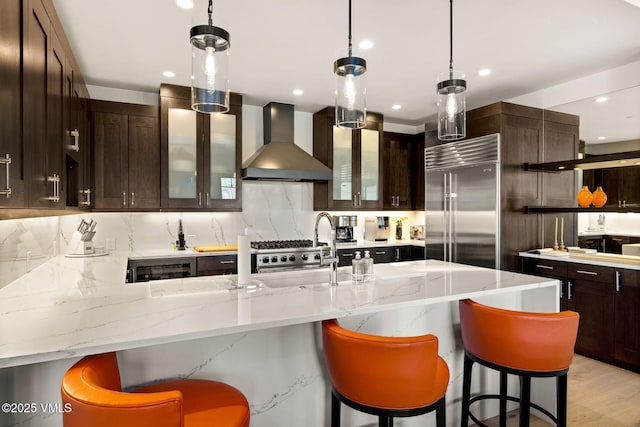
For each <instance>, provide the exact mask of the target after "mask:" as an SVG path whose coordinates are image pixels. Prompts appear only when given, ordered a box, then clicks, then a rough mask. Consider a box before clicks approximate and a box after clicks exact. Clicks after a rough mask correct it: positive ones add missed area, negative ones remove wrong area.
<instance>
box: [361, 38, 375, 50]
mask: <svg viewBox="0 0 640 427" xmlns="http://www.w3.org/2000/svg"><path fill="white" fill-rule="evenodd" d="M358 46H359V47H360V49H371V48H372V47H373V42H372V41H371V40H362V41H361V42H360V43H359V44H358Z"/></svg>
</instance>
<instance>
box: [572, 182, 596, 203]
mask: <svg viewBox="0 0 640 427" xmlns="http://www.w3.org/2000/svg"><path fill="white" fill-rule="evenodd" d="M576 200H577V201H578V205H580V207H583V208H588V207H589V205H590V204H591V201H592V200H593V194H591V191H589V187H587V186H586V185H584V186H583V187H582V190H580V191H578V195H577V196H576Z"/></svg>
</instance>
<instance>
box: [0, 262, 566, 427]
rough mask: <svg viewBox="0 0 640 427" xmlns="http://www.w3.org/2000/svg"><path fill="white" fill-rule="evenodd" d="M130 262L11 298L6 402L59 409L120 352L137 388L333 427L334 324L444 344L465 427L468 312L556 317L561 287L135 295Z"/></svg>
mask: <svg viewBox="0 0 640 427" xmlns="http://www.w3.org/2000/svg"><path fill="white" fill-rule="evenodd" d="M127 259H128V254H127V253H113V254H110V255H108V256H104V257H95V258H75V259H71V258H65V257H63V256H59V257H56V258H54V259H52V260H51V261H49V262H47V263H45V264H43V265H41V266H40V267H38V268H37V269H35V270H33V271H32V272H30V273H29V274H27V275H25V276H23V277H21V278H20V279H18V280H16V281H14V282H13V283H11V284H9V285H8V286H6V287H4V288H3V289H1V290H0V336H1V337H2V341H1V342H0V367H2V369H0V379H1V380H2V381H1V383H2V384H3V386H2V387H3V389H2V390H0V393H1V395H2V397H3V400H4V401H8V402H14V401H15V402H18V401H22V402H25V401H28V402H30V401H33V402H36V403H41V402H42V403H47V402H51V403H55V402H59V392H58V390H59V384H60V379H61V377H62V374H63V373H64V371H66V369H68V367H69V366H70V365H71V364H72V363H74V362H75V361H76V360H78V358H79V357H81V356H84V355H87V354H93V353H100V352H105V351H119V353H118V355H119V359H120V362H121V373H122V379H123V385H124V386H125V387H126V386H131V385H134V384H142V383H148V382H152V381H154V380H157V379H162V378H171V377H191V378H210V379H219V380H222V381H226V382H229V383H230V384H233V385H234V386H236V387H238V388H239V389H240V390H242V391H243V392H244V393H245V394H246V395H247V398H248V400H249V402H250V404H251V408H252V425H255V426H271V425H282V424H281V423H282V420H284V419H286V420H287V422H288V423H289V425H308V426H322V425H325V424H326V420H327V416H328V407H329V405H328V404H327V403H328V397H329V394H328V389H327V380H326V375H325V373H324V371H323V362H322V355H321V346H320V338H319V334H318V328H317V322H318V321H320V320H323V319H329V318H334V317H336V318H340V319H341V322H342V323H343V324H345V325H346V326H347V327H351V328H354V329H358V330H362V331H365V332H372V333H380V334H389V335H413V334H418V333H434V334H436V335H438V337H439V338H440V354H441V355H442V356H443V357H444V358H445V360H447V363H448V364H449V367H450V369H451V373H452V374H451V384H450V386H449V391H448V393H449V395H448V396H449V398H448V401H449V409H448V411H449V414H448V415H449V424H450V425H455V424H456V420H457V417H458V412H459V411H458V404H457V402H455V400H456V399H457V397H458V396H459V395H460V386H461V354H462V353H461V345H460V339H459V332H458V328H459V322H458V316H457V304H456V301H458V300H459V299H462V298H474V299H477V300H479V301H482V302H485V303H487V304H492V305H497V306H502V307H511V308H516V309H527V310H540V311H556V310H557V308H558V307H557V304H558V303H557V301H558V296H559V290H558V282H557V281H556V280H552V279H542V278H539V277H533V276H525V275H521V274H517V273H510V272H503V271H495V270H490V269H483V268H477V267H471V266H464V265H458V264H449V263H442V262H439V261H433V260H428V261H413V262H402V263H393V264H380V265H376V268H375V275H376V280H375V281H374V282H371V283H367V284H354V283H353V282H351V281H350V278H349V272H350V271H349V269H348V268H347V269H346V270H345V269H344V268H343V269H340V274H339V279H344V280H342V281H341V282H340V285H339V286H337V287H331V286H328V285H327V284H326V282H327V281H328V277H329V273H328V272H324V271H321V270H309V271H303V272H301V271H292V272H282V273H264V274H259V275H258V274H257V275H254V276H253V279H254V281H253V283H252V286H250V287H246V288H241V289H236V284H235V276H217V277H198V278H189V279H172V280H166V281H155V282H143V283H134V284H126V283H125V282H124V275H125V269H126V263H127ZM324 273H326V280H323V279H322V274H324ZM36 383H37V386H35V385H34V384H36ZM489 410H490V409H489ZM0 417H4V418H3V419H2V420H1V421H2V422H0V425H11V424H17V423H20V425H34V426H35V425H38V426H43V425H51V426H54V425H55V426H57V425H60V414H50V413H49V414H46V413H37V414H0ZM345 418H346V419H347V420H351V421H345V422H348V423H350V424H349V425H361V424H364V423H366V422H370V420H371V418H369V417H367V416H365V415H360V414H352V413H350V412H349V411H346V410H345ZM419 419H420V418H417V419H416V420H418V421H419ZM418 421H416V422H418ZM411 422H413V421H411ZM411 422H408V423H406V424H405V425H413V424H411Z"/></svg>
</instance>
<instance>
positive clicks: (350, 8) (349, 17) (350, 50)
mask: <svg viewBox="0 0 640 427" xmlns="http://www.w3.org/2000/svg"><path fill="white" fill-rule="evenodd" d="M351 51H352V49H351V0H349V57H351Z"/></svg>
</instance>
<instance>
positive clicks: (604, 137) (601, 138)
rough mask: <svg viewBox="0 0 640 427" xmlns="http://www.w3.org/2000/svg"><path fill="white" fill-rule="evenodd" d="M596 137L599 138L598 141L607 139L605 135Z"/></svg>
mask: <svg viewBox="0 0 640 427" xmlns="http://www.w3.org/2000/svg"><path fill="white" fill-rule="evenodd" d="M598 139H599V140H600V141H603V140H605V139H607V137H606V136H599V137H598Z"/></svg>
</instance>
